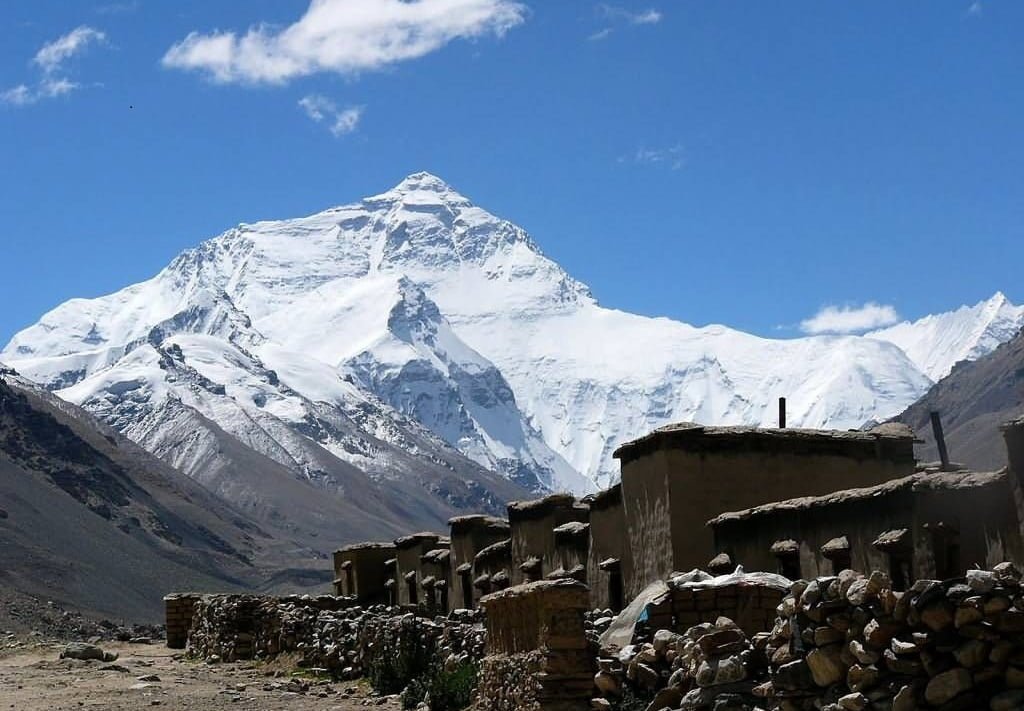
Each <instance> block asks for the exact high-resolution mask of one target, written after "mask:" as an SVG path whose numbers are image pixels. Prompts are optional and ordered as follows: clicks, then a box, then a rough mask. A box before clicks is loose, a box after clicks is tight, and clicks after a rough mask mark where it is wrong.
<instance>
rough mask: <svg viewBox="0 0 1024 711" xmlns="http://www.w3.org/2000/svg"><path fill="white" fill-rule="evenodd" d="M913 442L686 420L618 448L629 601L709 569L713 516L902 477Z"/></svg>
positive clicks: (884, 434) (890, 429)
mask: <svg viewBox="0 0 1024 711" xmlns="http://www.w3.org/2000/svg"><path fill="white" fill-rule="evenodd" d="M913 445H914V437H913V434H912V433H911V431H910V429H909V428H907V427H905V426H902V425H883V426H881V427H879V428H876V429H874V430H870V431H867V432H853V431H851V432H842V431H835V430H799V429H761V428H753V427H705V426H701V425H695V424H689V423H683V424H675V425H668V426H666V427H662V428H659V429H657V430H655V431H654V432H652V433H650V434H648V435H646V436H645V437H641V438H640V439H637V440H634V441H632V442H629V443H627V444H624V445H622V446H621V447H619V449H618V450H616V452H615V457H616V458H618V459H619V460H620V461H621V466H622V477H621V481H622V500H623V506H624V510H625V517H626V521H627V525H626V531H627V534H628V538H629V546H630V550H631V553H632V565H633V574H632V575H631V576H630V577H629V578H628V579H626V580H625V583H626V595H625V597H626V599H630V598H632V597H633V596H635V595H636V594H637V593H639V592H640V590H641V589H642V588H643V586H644V585H645V584H646V583H647V582H649V581H652V580H657V579H664V578H667V577H668V575H669V574H670V573H671V572H672V571H674V570H680V571H683V570H690V569H692V568H696V567H700V566H704V565H706V564H707V562H708V560H709V559H710V558H711V557H712V556H713V555H714V540H713V535H712V531H711V529H710V528H708V527H707V526H706V525H705V524H706V522H707V521H708V520H709V519H711V518H713V517H715V516H717V515H719V514H721V513H725V512H727V511H738V510H742V509H746V508H750V507H754V506H758V505H761V504H765V503H768V502H771V501H780V500H783V499H789V498H793V497H798V496H818V495H824V494H828V493H831V492H834V491H839V490H842V489H849V488H851V487H866V486H874V485H876V484H881V483H883V482H886V481H889V480H891V479H898V478H901V477H905V476H908V475H910V474H913V473H914V466H915V463H914V449H913ZM510 518H511V516H510ZM513 530H514V525H513ZM513 540H514V539H513Z"/></svg>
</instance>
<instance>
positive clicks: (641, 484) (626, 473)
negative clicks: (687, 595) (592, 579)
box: [622, 451, 707, 600]
mask: <svg viewBox="0 0 1024 711" xmlns="http://www.w3.org/2000/svg"><path fill="white" fill-rule="evenodd" d="M665 458H666V457H665V452H663V451H658V452H653V453H652V454H649V455H646V456H644V457H643V458H642V459H639V460H637V461H634V462H630V463H628V464H625V463H624V464H623V465H622V506H623V512H624V515H625V520H626V531H625V534H626V540H627V542H628V545H629V550H630V553H629V557H630V560H631V563H632V573H633V574H632V575H630V576H629V577H627V578H625V586H626V595H625V597H626V600H631V599H633V598H634V597H636V596H637V595H639V594H640V591H641V590H643V589H644V587H646V586H647V584H648V583H650V582H651V581H654V580H664V579H665V578H667V577H668V576H669V574H670V573H672V572H673V571H674V570H675V568H674V567H673V560H672V523H673V519H672V516H671V513H670V508H669V486H668V465H667V463H666V462H665ZM705 520H707V519H705ZM691 567H697V566H691Z"/></svg>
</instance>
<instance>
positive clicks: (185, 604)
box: [164, 593, 199, 649]
mask: <svg viewBox="0 0 1024 711" xmlns="http://www.w3.org/2000/svg"><path fill="white" fill-rule="evenodd" d="M198 599H199V596H198V595H196V594H195V593H171V594H170V595H167V596H166V597H164V615H165V625H166V627H167V648H168V649H184V648H185V646H186V645H187V644H188V633H189V630H190V628H191V627H192V614H193V612H194V611H195V606H196V600H198Z"/></svg>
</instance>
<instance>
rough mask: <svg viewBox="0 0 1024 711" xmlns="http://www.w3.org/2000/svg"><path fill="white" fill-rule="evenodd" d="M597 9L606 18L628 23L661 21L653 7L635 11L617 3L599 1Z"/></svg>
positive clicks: (638, 23)
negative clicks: (610, 3)
mask: <svg viewBox="0 0 1024 711" xmlns="http://www.w3.org/2000/svg"><path fill="white" fill-rule="evenodd" d="M597 9H598V12H599V13H600V14H601V15H603V16H604V17H605V18H607V19H608V20H614V21H621V22H627V23H629V24H630V25H655V24H657V23H659V22H661V17H662V15H661V13H660V12H658V11H657V10H655V9H654V8H648V9H647V10H641V11H639V12H636V11H633V10H629V9H628V8H625V7H621V6H619V5H609V4H607V3H601V4H600V5H598V6H597Z"/></svg>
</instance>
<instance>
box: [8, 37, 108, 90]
mask: <svg viewBox="0 0 1024 711" xmlns="http://www.w3.org/2000/svg"><path fill="white" fill-rule="evenodd" d="M106 39H107V36H106V34H104V33H103V32H101V31H100V30H97V29H95V28H93V27H89V26H88V25H82V26H81V27H76V28H75V29H73V30H71V31H70V32H68V33H67V34H65V35H62V36H60V37H58V38H57V39H55V40H53V41H52V42H47V43H46V44H44V45H43V46H42V47H40V48H39V51H38V52H36V54H35V56H34V57H32V64H34V65H35V66H37V67H38V68H39V69H40V70H41V71H42V77H41V78H40V79H39V81H37V82H36V83H35V84H33V85H29V84H26V83H21V84H18V85H17V86H14V87H11V88H9V89H5V90H3V91H0V103H3V104H7V105H8V106H17V107H21V106H30V105H31V104H35V103H38V102H39V101H42V100H44V99H55V98H57V97H58V96H65V95H67V94H70V93H71V92H73V91H75V90H76V89H79V88H81V86H82V85H81V84H79V83H78V82H75V81H72V80H71V79H68V78H67V76H65V74H66V70H67V66H66V65H67V63H68V62H69V61H70V60H71V59H73V58H74V57H75V56H77V55H80V54H82V53H83V52H85V51H86V49H88V48H89V47H90V46H91V45H97V44H100V45H102V44H105V43H106Z"/></svg>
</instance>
